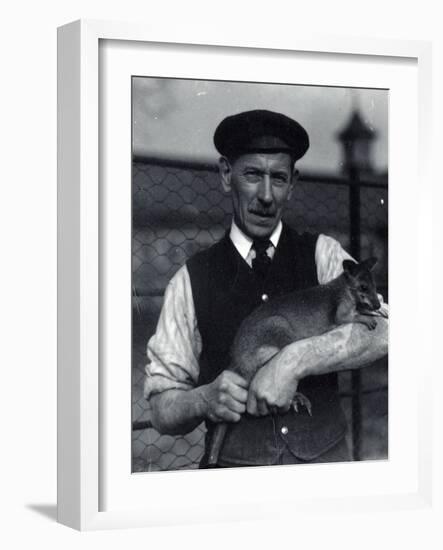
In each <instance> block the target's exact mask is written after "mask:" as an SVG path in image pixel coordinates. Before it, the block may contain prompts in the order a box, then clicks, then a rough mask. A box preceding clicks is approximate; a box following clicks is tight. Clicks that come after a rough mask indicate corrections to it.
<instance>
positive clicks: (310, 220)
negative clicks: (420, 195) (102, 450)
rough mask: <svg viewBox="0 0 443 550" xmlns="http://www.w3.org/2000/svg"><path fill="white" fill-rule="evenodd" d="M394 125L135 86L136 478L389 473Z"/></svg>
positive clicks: (358, 96)
mask: <svg viewBox="0 0 443 550" xmlns="http://www.w3.org/2000/svg"><path fill="white" fill-rule="evenodd" d="M388 113H389V91H388V90H386V89H369V88H345V87H332V86H331V87H328V86H312V85H311V86H306V85H303V84H297V85H295V84H285V83H259V82H230V81H216V80H192V79H179V78H156V77H151V76H133V77H132V289H131V292H132V449H131V452H132V472H134V473H136V472H153V471H167V470H189V469H199V468H201V469H208V468H239V467H254V466H278V465H294V467H295V465H298V466H302V465H306V464H312V463H315V464H321V463H332V462H341V463H343V462H353V461H368V460H386V459H388V458H389V448H388V423H389V422H388V421H389V415H388V409H389V407H388V405H389V403H388V394H389V385H388V302H389V286H388V131H389V128H388Z"/></svg>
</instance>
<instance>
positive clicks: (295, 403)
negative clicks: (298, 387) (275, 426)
mask: <svg viewBox="0 0 443 550" xmlns="http://www.w3.org/2000/svg"><path fill="white" fill-rule="evenodd" d="M299 405H301V406H303V407H305V409H306V410H307V411H308V413H309V416H312V405H311V402H310V401H309V399H308V398H307V397H306V395H303V394H302V393H300V392H297V393H296V394H295V395H294V397H293V398H292V407H293V408H294V411H295V412H297V413H298V407H299Z"/></svg>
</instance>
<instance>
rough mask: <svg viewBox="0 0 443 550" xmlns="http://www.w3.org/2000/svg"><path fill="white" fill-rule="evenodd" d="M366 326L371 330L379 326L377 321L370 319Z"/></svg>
mask: <svg viewBox="0 0 443 550" xmlns="http://www.w3.org/2000/svg"><path fill="white" fill-rule="evenodd" d="M366 326H367V327H368V329H369V330H374V329H375V327H376V326H377V321H376V320H375V319H368V320H367V321H366Z"/></svg>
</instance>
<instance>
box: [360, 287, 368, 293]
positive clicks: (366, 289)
mask: <svg viewBox="0 0 443 550" xmlns="http://www.w3.org/2000/svg"><path fill="white" fill-rule="evenodd" d="M368 289H369V287H368V285H360V290H361V291H362V292H367V291H368Z"/></svg>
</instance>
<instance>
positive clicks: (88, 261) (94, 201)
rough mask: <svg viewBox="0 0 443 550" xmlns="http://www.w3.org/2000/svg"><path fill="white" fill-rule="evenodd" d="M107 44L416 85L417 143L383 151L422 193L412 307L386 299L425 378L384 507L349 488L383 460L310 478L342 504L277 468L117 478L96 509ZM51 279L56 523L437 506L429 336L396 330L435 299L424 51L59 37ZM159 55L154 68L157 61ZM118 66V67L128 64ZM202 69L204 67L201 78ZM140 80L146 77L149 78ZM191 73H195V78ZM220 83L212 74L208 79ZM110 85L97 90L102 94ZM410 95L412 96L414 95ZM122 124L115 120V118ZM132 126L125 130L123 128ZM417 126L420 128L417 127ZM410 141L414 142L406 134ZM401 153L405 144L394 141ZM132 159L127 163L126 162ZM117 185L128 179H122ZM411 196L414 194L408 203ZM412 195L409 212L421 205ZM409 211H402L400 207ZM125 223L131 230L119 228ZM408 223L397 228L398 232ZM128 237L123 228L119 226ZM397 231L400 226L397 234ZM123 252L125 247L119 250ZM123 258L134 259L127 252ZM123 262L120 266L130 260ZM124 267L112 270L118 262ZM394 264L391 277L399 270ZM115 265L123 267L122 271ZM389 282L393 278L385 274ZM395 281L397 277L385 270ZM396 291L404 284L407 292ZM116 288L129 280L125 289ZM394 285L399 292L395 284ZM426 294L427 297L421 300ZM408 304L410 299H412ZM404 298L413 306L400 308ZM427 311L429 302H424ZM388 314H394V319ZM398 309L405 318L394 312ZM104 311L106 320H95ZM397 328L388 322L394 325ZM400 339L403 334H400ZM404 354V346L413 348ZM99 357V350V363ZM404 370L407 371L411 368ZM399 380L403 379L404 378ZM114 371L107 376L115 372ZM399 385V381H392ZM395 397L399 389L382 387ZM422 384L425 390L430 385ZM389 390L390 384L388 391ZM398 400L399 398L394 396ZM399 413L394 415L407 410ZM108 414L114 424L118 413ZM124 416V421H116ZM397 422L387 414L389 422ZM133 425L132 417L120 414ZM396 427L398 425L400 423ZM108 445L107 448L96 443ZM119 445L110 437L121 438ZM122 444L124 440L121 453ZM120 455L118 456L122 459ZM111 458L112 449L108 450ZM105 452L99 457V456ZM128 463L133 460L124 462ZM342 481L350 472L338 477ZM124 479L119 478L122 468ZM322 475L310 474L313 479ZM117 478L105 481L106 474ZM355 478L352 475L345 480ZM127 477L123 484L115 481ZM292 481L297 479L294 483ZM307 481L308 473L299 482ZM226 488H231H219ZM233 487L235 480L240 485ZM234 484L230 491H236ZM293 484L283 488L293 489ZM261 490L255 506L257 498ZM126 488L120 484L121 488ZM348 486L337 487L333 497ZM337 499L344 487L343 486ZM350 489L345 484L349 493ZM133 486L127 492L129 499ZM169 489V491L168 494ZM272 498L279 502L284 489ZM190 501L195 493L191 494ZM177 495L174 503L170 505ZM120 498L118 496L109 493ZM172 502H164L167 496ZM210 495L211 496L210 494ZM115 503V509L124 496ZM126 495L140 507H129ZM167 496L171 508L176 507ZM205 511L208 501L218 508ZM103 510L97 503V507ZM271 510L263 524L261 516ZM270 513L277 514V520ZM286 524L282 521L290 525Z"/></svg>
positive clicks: (149, 34) (99, 32)
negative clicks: (269, 59) (342, 69)
mask: <svg viewBox="0 0 443 550" xmlns="http://www.w3.org/2000/svg"><path fill="white" fill-rule="evenodd" d="M104 41H115V43H119V44H124V45H125V49H126V53H125V55H129V56H130V57H131V56H132V55H135V54H133V53H131V51H132V49H135V47H136V45H137V44H138V45H140V44H146V45H149V44H152V45H155V47H156V48H157V47H158V48H160V49H161V45H162V44H163V45H165V46H167V45H172V44H174V47H175V48H179V47H180V45H182V46H183V48H185V47H189V45H190V44H191V43H192V44H194V45H195V46H196V49H197V50H198V52H199V53H201V54H204V56H205V58H207V59H209V62H211V59H213V57H212V56H213V55H214V51H215V50H214V48H215V49H217V48H220V51H222V50H223V52H225V53H226V52H227V53H228V55H229V56H230V57H233V58H235V56H236V55H241V54H244V53H245V52H247V51H250V52H265V53H266V52H272V55H277V56H280V58H281V62H282V63H283V64H284V63H285V59H286V56H287V55H289V54H290V53H291V52H292V53H293V52H302V53H304V54H310V55H312V56H328V57H329V58H330V59H332V58H334V57H337V58H338V57H340V59H345V58H346V59H352V60H356V61H358V60H361V61H362V62H363V60H365V62H368V63H371V60H377V59H386V60H389V63H391V65H392V67H396V66H397V65H398V66H399V65H401V64H402V63H403V62H404V61H406V60H412V63H413V65H414V66H415V69H414V76H413V77H412V80H413V81H414V79H415V80H416V83H417V84H418V94H417V96H416V101H415V104H414V106H413V110H414V114H415V113H416V114H417V117H418V122H417V124H416V121H415V120H413V121H412V128H413V129H417V131H418V140H417V142H415V141H413V143H412V144H410V143H409V144H406V143H403V144H402V143H397V142H395V141H392V140H391V143H390V145H391V149H392V159H393V160H394V161H395V158H397V157H396V156H395V155H397V156H398V149H399V148H401V146H402V145H403V146H404V147H411V149H408V151H409V152H410V153H411V155H412V157H411V156H410V155H409V156H408V158H409V161H410V162H412V166H413V167H414V166H416V167H417V170H418V182H419V185H418V186H417V192H416V194H415V200H418V201H419V204H420V208H419V210H418V211H419V215H418V216H417V217H416V218H415V219H414V220H413V221H411V223H410V226H411V228H412V229H413V237H411V241H410V243H409V247H410V248H409V249H408V250H409V254H412V255H413V256H414V257H415V262H414V266H415V267H414V269H411V271H410V273H409V274H408V275H407V276H406V281H405V280H403V284H404V285H405V286H406V288H409V289H410V288H413V289H414V291H413V292H412V294H413V295H412V297H410V299H409V303H408V304H407V306H406V305H405V304H403V306H402V304H401V300H400V299H399V300H398V302H396V298H397V297H398V296H399V295H401V285H400V284H399V286H398V288H399V291H398V294H396V291H394V293H393V294H394V295H393V302H394V315H393V316H392V321H391V322H392V325H391V327H392V328H391V344H394V349H395V342H397V341H398V340H399V333H400V331H401V329H404V331H403V332H404V335H406V337H407V335H408V334H409V335H412V334H414V335H415V343H414V344H413V345H412V347H413V349H412V350H408V353H407V354H406V356H404V355H403V356H401V354H400V352H399V353H398V354H397V355H395V354H394V356H393V359H392V360H393V361H397V362H400V361H403V360H405V361H406V362H407V363H408V362H409V363H411V362H412V361H413V360H414V358H417V354H416V352H417V350H418V349H419V348H420V350H421V356H420V359H421V361H422V364H423V369H422V370H421V371H420V374H419V375H418V379H415V380H414V381H413V383H411V381H409V385H408V382H407V381H405V383H404V384H405V385H404V393H407V391H410V392H411V402H412V403H413V405H411V407H412V412H410V414H411V418H412V420H413V423H412V427H411V431H413V434H412V435H411V441H412V442H411V450H412V453H411V454H412V455H413V456H412V458H411V461H410V462H408V463H407V464H406V463H403V462H402V461H401V460H400V459H399V466H398V468H399V469H401V468H402V467H403V466H404V470H403V471H402V472H401V475H400V474H399V476H398V479H396V483H393V484H392V486H389V487H388V486H387V489H386V490H385V492H384V493H381V492H380V491H381V490H382V489H380V488H377V489H374V491H373V492H371V491H369V490H368V489H361V490H359V488H358V487H357V488H356V485H355V480H358V479H359V478H360V477H362V474H363V473H364V476H369V477H368V479H371V476H374V478H377V477H378V478H380V475H386V476H390V478H391V479H394V478H395V472H396V471H397V470H396V468H397V466H396V462H395V452H394V458H392V459H390V462H391V464H390V465H388V466H392V468H391V470H390V471H389V470H388V466H387V465H386V464H375V463H374V464H371V465H369V467H368V468H366V469H365V471H364V472H363V470H358V469H357V468H356V467H355V466H357V467H358V468H364V465H354V464H348V465H333V466H326V467H325V468H322V469H320V470H315V476H316V478H317V479H318V484H319V486H320V485H322V483H324V485H328V479H330V477H331V476H330V470H329V469H328V468H334V478H335V479H336V480H340V476H342V475H344V476H345V478H348V479H347V482H346V483H347V484H348V485H347V487H345V490H344V492H340V491H338V490H337V487H338V485H337V486H336V487H335V488H334V486H333V484H332V485H331V486H330V487H329V489H328V490H326V492H325V491H324V490H323V488H322V489H321V490H318V489H317V488H315V487H312V491H311V493H309V491H308V489H307V488H306V487H305V488H304V489H303V488H302V485H303V480H301V479H300V477H299V478H297V479H296V478H289V477H288V476H289V473H288V470H287V469H286V468H285V467H282V468H274V469H269V468H268V469H266V468H265V469H262V468H259V469H254V471H251V470H250V469H248V471H246V470H243V471H241V472H239V471H237V470H233V471H230V472H221V471H217V472H214V471H212V472H203V471H200V472H169V473H167V474H152V475H151V477H149V474H147V475H146V476H144V477H143V478H142V477H140V476H134V475H132V477H131V474H130V471H126V472H124V476H126V478H127V479H126V478H125V479H124V480H123V481H124V482H125V483H126V485H125V487H123V485H122V486H121V487H118V488H117V489H115V490H113V492H114V494H115V495H117V496H116V497H114V498H113V499H110V500H112V506H107V505H104V503H105V500H106V499H105V500H104V497H103V485H104V484H107V485H109V484H115V485H116V487H117V486H118V484H119V483H120V479H119V478H118V475H119V473H118V472H119V471H120V470H118V471H117V470H115V471H116V472H117V475H114V470H113V468H114V466H115V465H114V464H113V463H110V464H106V466H104V463H105V462H106V456H105V457H104V456H103V454H106V452H109V448H110V447H108V443H109V442H108V440H109V438H108V436H107V435H106V434H107V432H106V430H104V428H103V426H104V422H105V421H106V418H107V415H108V412H107V411H108V408H107V407H108V405H109V402H111V403H113V395H115V394H114V393H113V392H114V390H115V386H116V384H115V383H114V386H113V387H114V390H113V389H112V386H109V385H108V384H104V363H106V357H107V356H108V355H109V354H107V353H105V352H104V351H103V347H102V340H101V338H102V330H103V319H104V315H105V314H104V310H106V307H107V304H106V301H107V300H109V296H108V290H107V288H108V283H106V284H102V282H103V281H102V277H103V275H104V273H103V271H104V270H106V266H109V264H108V263H107V260H106V261H104V260H103V254H104V248H105V247H104V246H103V238H105V239H106V235H104V233H106V231H109V225H107V224H106V223H104V222H103V219H105V218H106V217H107V216H108V214H109V212H108V209H109V211H111V209H113V208H115V200H114V201H113V200H112V199H111V200H110V201H108V200H106V201H104V200H103V197H104V196H105V195H106V193H105V192H104V189H103V185H104V184H105V183H104V182H105V181H106V178H104V177H103V174H102V173H101V171H100V166H101V165H100V162H101V155H102V148H103V143H102V140H103V139H104V135H103V127H102V126H100V121H101V123H103V120H102V118H103V117H102V118H101V117H100V115H103V110H104V109H105V107H104V106H103V105H102V104H101V101H102V99H101V96H100V94H99V91H100V90H99V82H100V71H101V69H102V67H101V66H100V65H101V63H102V64H105V63H109V62H110V58H109V57H104V56H102V55H101V53H100V47H101V44H103V43H104ZM58 49H59V57H58V89H59V93H58V120H59V122H58V131H59V132H58V136H59V137H58V185H59V194H58V220H59V222H58V223H59V226H58V231H59V239H58V278H59V287H58V288H59V304H58V520H59V522H61V523H63V524H66V525H69V526H71V527H74V528H76V529H80V530H89V529H103V528H117V527H135V526H151V525H160V524H171V523H190V522H195V521H220V520H234V519H257V518H260V517H263V516H264V515H265V514H266V516H267V517H269V515H270V514H271V516H272V514H275V517H277V516H278V517H282V516H284V515H285V514H286V513H288V514H289V513H293V511H294V508H297V510H298V511H300V512H303V513H312V512H317V511H320V510H324V511H326V510H328V509H330V507H331V506H333V507H334V511H335V512H336V511H337V510H340V511H343V512H346V511H349V510H355V509H356V507H358V509H361V510H364V511H373V510H378V511H380V510H381V509H392V508H399V507H400V508H405V507H406V508H411V507H412V508H416V507H424V506H430V505H431V496H432V475H431V472H432V468H430V461H431V435H430V421H429V420H430V417H431V401H430V399H429V398H428V394H427V389H426V388H427V387H428V386H429V379H430V377H431V365H432V356H431V354H432V350H431V345H430V334H429V331H426V330H425V328H424V327H419V326H418V325H416V324H414V322H413V321H411V325H412V326H408V327H405V326H400V325H401V321H400V320H401V319H402V318H403V319H404V318H405V317H404V314H405V312H406V313H407V312H408V311H409V312H410V314H411V317H413V316H414V314H417V318H418V316H419V315H420V317H421V318H426V317H428V316H429V318H430V311H429V307H430V305H429V302H430V300H429V302H427V301H426V298H428V299H429V298H430V290H429V287H426V285H425V282H426V280H427V278H426V271H425V270H424V268H423V266H426V268H427V269H429V266H430V265H431V263H432V254H431V250H430V248H429V247H427V246H419V243H420V242H421V239H422V238H423V242H424V241H425V238H424V236H425V235H426V234H427V231H428V229H429V224H430V215H429V212H428V202H427V199H426V197H427V196H429V193H430V192H431V185H432V183H431V181H430V178H429V175H428V170H429V162H428V157H427V155H428V151H429V149H430V147H429V142H430V120H431V113H430V100H429V93H430V92H429V89H430V78H431V75H430V72H431V49H430V45H429V44H428V43H426V42H410V41H390V40H370V39H359V38H348V37H321V36H318V37H315V36H312V35H298V36H297V37H296V38H292V37H283V36H282V37H278V38H276V37H271V38H262V37H259V36H257V37H254V36H253V33H248V36H247V37H235V36H232V34H231V35H230V36H229V38H226V37H224V36H223V34H222V33H220V35H219V36H214V35H212V36H211V37H208V36H205V34H204V31H202V33H201V35H200V36H195V35H193V36H192V37H189V36H187V35H186V30H185V29H184V30H183V32H181V33H178V32H177V31H174V32H172V33H171V36H165V35H164V34H163V33H160V34H159V33H158V32H156V30H155V27H152V28H151V27H147V26H145V25H137V24H127V23H118V22H102V21H77V22H74V23H71V24H69V25H66V26H64V27H61V28H60V29H59V34H58ZM154 55H157V54H154ZM125 59H126V58H125ZM208 66H210V63H209V65H208ZM146 70H147V71H148V72H147V74H149V67H147V68H146ZM194 70H195V67H194ZM216 72H217V70H215V73H216ZM104 82H105V85H106V80H105V81H104ZM414 93H415V92H414ZM122 116H123V115H122ZM129 123H130V121H129ZM415 124H416V125H415ZM413 135H416V134H415V132H414V133H413ZM403 139H404V138H403ZM129 149H130V144H129V143H128V144H127V148H126V149H125V151H122V155H123V158H122V159H121V160H122V162H123V164H124V162H125V160H127V159H128V158H130V150H129ZM128 155H129V157H128ZM394 166H398V173H396V172H395V170H394V171H393V172H394V173H393V175H392V178H391V180H393V184H391V183H390V185H392V186H394V190H393V191H392V188H391V189H390V193H392V194H393V196H394V198H395V196H396V191H395V189H396V187H395V185H396V184H395V182H396V178H399V177H400V176H402V175H403V174H402V172H401V165H400V164H398V165H395V162H394ZM404 176H405V180H404V181H407V178H408V177H410V176H408V175H407V174H406V173H405V174H404ZM123 177H124V178H126V177H127V173H126V175H125V174H123ZM406 189H407V191H406V195H407V196H406V198H405V200H404V201H403V207H404V208H406V206H407V205H409V204H412V203H411V201H412V200H413V196H412V195H411V188H408V187H407V184H406ZM408 189H409V191H408ZM417 195H418V199H417ZM408 201H409V202H408ZM126 221H127V216H126ZM403 223H404V220H403ZM126 225H127V224H126ZM400 225H401V224H400ZM400 230H401V227H399V229H398V230H397V229H395V228H394V227H392V238H393V239H394V240H396V239H397V240H399V231H400ZM126 245H127V241H125V240H124V239H123V243H122V247H123V248H121V250H124V247H125V246H126ZM129 250H130V248H129ZM129 250H128V253H129ZM400 257H401V253H400V251H399V252H398V253H395V251H394V253H393V254H391V264H393V265H394V267H395V265H398V263H399V258H400ZM120 259H121V258H120ZM396 262H397V263H396ZM123 263H124V262H123ZM390 269H391V265H390ZM393 272H394V277H395V268H394V269H393ZM403 279H404V278H403ZM123 280H124V275H123ZM394 280H395V278H394ZM425 288H426V289H425ZM415 290H416V293H415ZM410 294H411V292H409V295H410ZM423 297H424V298H425V299H424V300H422V299H420V298H423ZM395 305H397V311H398V313H395V312H396V308H395ZM402 307H403V309H402ZM103 308H105V309H103ZM396 320H397V322H396ZM408 331H409V332H408ZM410 341H411V340H410ZM105 351H106V350H105ZM406 366H407V365H406ZM405 368H406V367H405ZM111 370H112V369H111ZM394 372H395V371H394ZM390 382H391V383H392V384H393V386H394V389H395V387H396V386H395V385H396V384H397V383H398V378H395V377H394V379H393V380H392V379H391V381H390ZM425 382H426V384H425ZM397 385H398V384H397ZM394 397H395V395H394ZM125 399H126V400H127V407H128V408H130V399H129V395H126V396H124V397H123V399H122V404H123V406H125V403H124V400H125ZM405 399H407V398H406V397H401V396H399V397H398V402H399V403H400V404H401V406H402V407H403V408H404V410H406V409H407V404H406V403H405V402H404V400H405ZM402 400H403V401H402ZM118 406H119V405H118V404H117V403H116V410H117V409H118ZM119 410H120V409H119ZM394 412H395V411H394ZM129 415H130V413H129ZM392 416H393V422H395V414H394V415H392ZM125 419H126V414H124V415H123V421H122V422H119V421H118V417H116V418H114V419H113V420H115V424H114V425H113V427H114V428H115V432H116V433H117V434H118V433H124V430H126V429H128V430H129V429H130V427H129V424H125V421H124V420H125ZM105 435H106V437H105ZM116 437H117V438H118V437H119V436H118V435H117V436H116ZM124 441H126V439H125V440H124ZM124 441H123V440H121V441H120V442H121V443H122V445H120V447H123V448H124V444H123V443H124ZM112 444H113V445H114V446H115V442H114V443H112ZM105 451H106V452H105ZM125 452H126V453H127V455H129V453H130V447H128V449H127V450H126V451H125V450H123V453H125ZM343 467H346V468H348V470H346V471H344V470H343ZM118 468H121V464H120V465H119V466H118ZM314 468H318V467H314ZM109 472H111V473H112V475H110V474H109ZM347 472H351V473H349V474H348V473H347ZM122 475H123V474H122ZM291 475H292V471H291ZM310 475H312V472H311V474H310V473H309V472H308V471H306V470H305V476H304V477H308V478H309V476H310ZM227 476H230V477H227ZM239 476H240V477H239ZM234 478H235V479H234ZM289 479H290V481H288V480H289ZM257 480H259V481H260V485H261V490H260V494H259V493H258V492H256V491H255V490H254V487H256V486H257ZM123 481H122V483H123ZM291 482H293V483H294V487H297V488H298V490H299V492H300V494H299V495H297V494H296V493H297V491H294V493H291V492H289V494H288V492H287V491H285V490H284V488H285V487H286V488H287V487H288V486H290V483H291ZM240 483H241V484H242V486H243V487H244V491H242V492H241V493H240V495H238V494H237V496H236V501H235V504H234V503H233V502H230V501H229V495H228V493H226V492H225V493H224V492H223V487H226V486H227V485H229V484H234V485H235V486H239V484H240ZM137 485H138V486H140V487H141V486H142V485H143V489H142V494H143V492H144V494H146V487H149V491H150V492H151V497H150V500H149V502H146V504H144V505H140V502H139V500H140V498H139V497H138V499H136V498H134V499H132V498H131V494H133V493H131V491H132V489H134V491H139V493H140V490H139V489H137V487H135V488H134V486H137ZM342 485H343V484H342ZM342 485H341V486H342ZM345 485H346V484H345ZM129 486H131V487H130V489H127V488H128V487H129ZM174 486H175V488H176V489H174ZM279 487H280V488H279ZM191 488H192V491H191V490H190V489H191ZM174 490H175V491H176V492H175V493H174ZM118 491H120V492H118ZM171 491H172V493H171ZM208 491H209V492H208ZM120 494H121V495H122V496H121V499H120V500H119V498H120V497H119V495H120ZM134 494H135V493H134ZM211 494H212V495H213V494H217V495H218V497H217V499H216V500H215V505H213V506H208V498H211ZM171 495H172V497H171ZM213 502H214V501H213ZM277 502H279V503H281V504H284V506H271V507H269V506H267V505H268V504H269V503H272V504H275V503H277ZM105 504H106V503H105ZM269 508H271V511H269ZM272 510H274V511H272ZM285 510H286V511H285Z"/></svg>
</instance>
